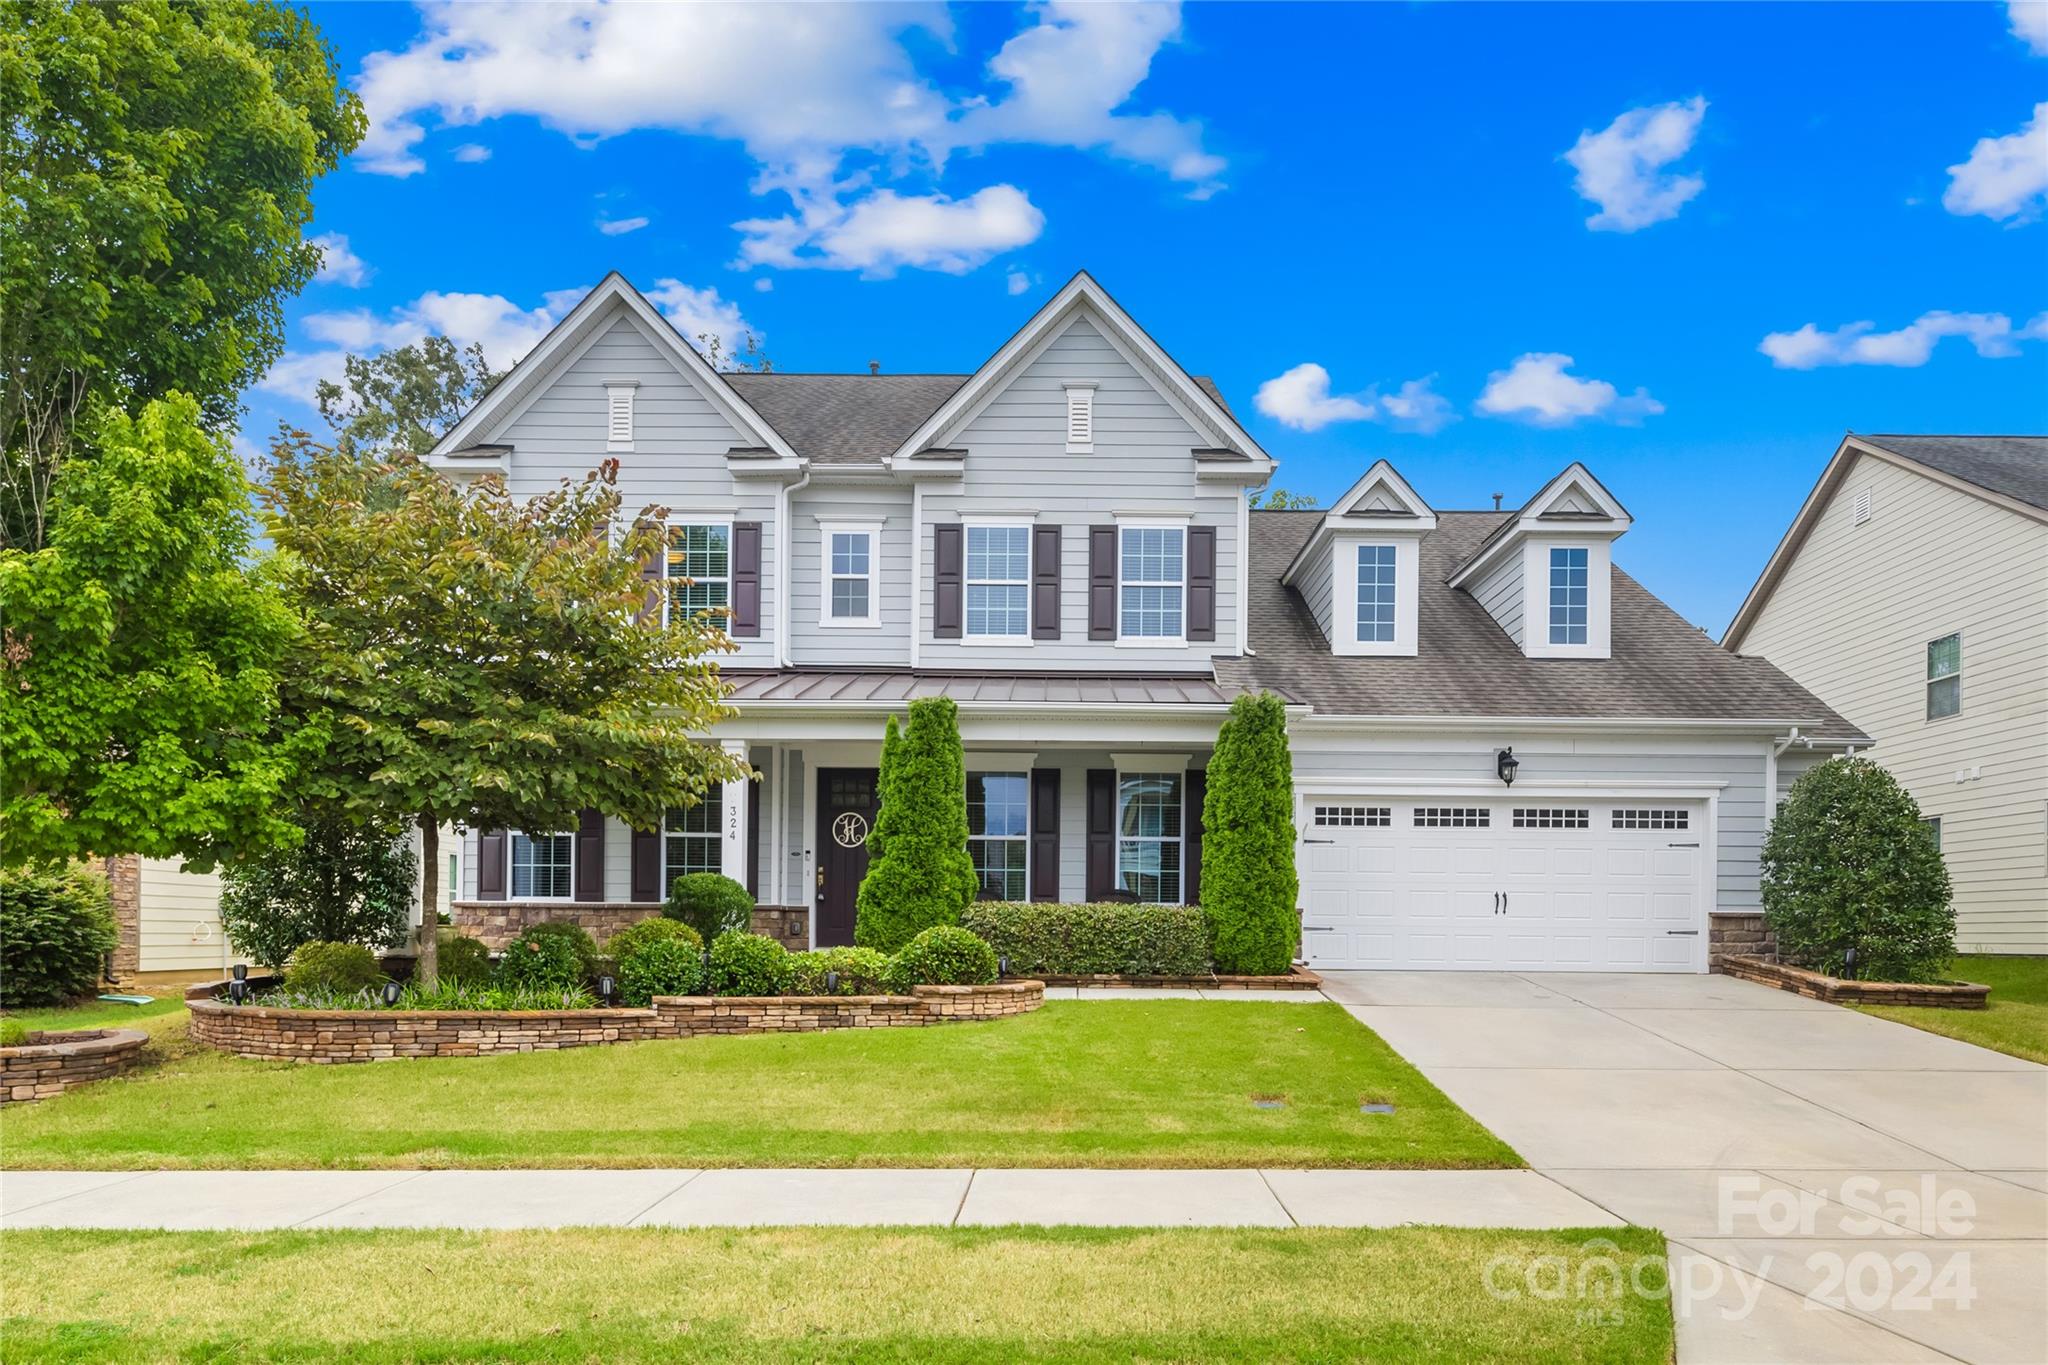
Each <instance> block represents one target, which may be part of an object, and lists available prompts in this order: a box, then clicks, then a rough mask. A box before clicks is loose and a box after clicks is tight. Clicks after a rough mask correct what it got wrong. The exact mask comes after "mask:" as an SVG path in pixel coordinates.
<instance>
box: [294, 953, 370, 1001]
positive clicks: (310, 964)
mask: <svg viewBox="0 0 2048 1365" xmlns="http://www.w3.org/2000/svg"><path fill="white" fill-rule="evenodd" d="M384 981H385V977H384V969H383V968H382V967H379V966H378V965H377V955H376V954H375V953H373V952H371V951H370V950H369V949H368V948H365V947H364V946H363V945H362V944H360V943H318V942H315V943H301V944H300V945H299V946H298V947H297V948H296V949H295V950H293V952H292V956H291V960H290V961H289V962H287V963H285V968H284V986H285V989H286V990H288V991H301V992H306V993H310V994H320V995H354V994H356V993H357V992H358V991H367V990H374V989H376V988H377V987H379V986H381V985H383V984H384Z"/></svg>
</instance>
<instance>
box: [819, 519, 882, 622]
mask: <svg viewBox="0 0 2048 1365" xmlns="http://www.w3.org/2000/svg"><path fill="white" fill-rule="evenodd" d="M818 558H819V561H820V567H821V568H822V569H823V571H824V582H823V583H822V584H820V586H819V601H818V621H819V624H820V625H827V626H878V625H880V624H881V623H882V592H881V560H882V535H881V528H880V527H878V526H876V525H874V524H872V523H868V524H861V523H857V522H854V523H849V522H820V523H819V524H818Z"/></svg>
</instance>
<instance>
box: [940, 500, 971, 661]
mask: <svg viewBox="0 0 2048 1365" xmlns="http://www.w3.org/2000/svg"><path fill="white" fill-rule="evenodd" d="M964 542H965V536H964V534H963V528H961V527H959V526H934V527H932V638H933V639H935V640H957V639H959V638H960V620H961V617H962V615H963V614H964V613H963V612H962V611H961V605H962V599H963V598H964V597H965V596H966V590H965V589H964V588H962V586H961V579H962V560H963V559H964V557H965V553H964V551H965V545H964Z"/></svg>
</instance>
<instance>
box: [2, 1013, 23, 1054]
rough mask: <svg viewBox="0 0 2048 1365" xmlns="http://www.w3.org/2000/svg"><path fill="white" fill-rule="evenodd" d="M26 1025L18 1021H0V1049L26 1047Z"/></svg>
mask: <svg viewBox="0 0 2048 1365" xmlns="http://www.w3.org/2000/svg"><path fill="white" fill-rule="evenodd" d="M27 1046H28V1025H27V1024H24V1023H22V1022H21V1020H19V1019H0V1047H27Z"/></svg>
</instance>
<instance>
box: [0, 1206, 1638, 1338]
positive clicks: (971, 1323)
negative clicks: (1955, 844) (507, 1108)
mask: <svg viewBox="0 0 2048 1365" xmlns="http://www.w3.org/2000/svg"><path fill="white" fill-rule="evenodd" d="M1589 1244H1590V1245H1589ZM0 1257H4V1260H5V1263H6V1265H7V1282H8V1288H7V1295H6V1302H5V1307H4V1310H0V1311H4V1313H5V1317H4V1318H0V1339H4V1340H5V1342H6V1356H7V1359H8V1361H9V1362H25V1361H100V1360H123V1361H129V1360H224V1359H233V1360H238V1361H243V1360H251V1361H272V1360H293V1361H314V1360H318V1361H334V1360H341V1361H390V1362H398V1361H422V1360H432V1361H443V1360H479V1359H481V1360H493V1361H562V1362H570V1361H579V1362H580V1361H607V1362H620V1361H627V1362H630V1361H672V1360H711V1359H715V1360H721V1361H838V1360H855V1359H858V1360H866V1361H874V1360H887V1361H989V1360H1000V1361H1054V1360H1057V1361H1105V1362H1107V1361H1118V1362H1126V1361H1132V1360H1151V1361H1156V1360H1245V1361H1328V1360H1360V1361H1402V1362H1409V1361H1457V1362H1467V1361H1478V1360H1513V1361H1518V1362H1545V1361H1552V1362H1564V1361H1613V1362H1624V1361H1626V1362H1643V1363H1644V1365H1663V1362H1666V1361H1668V1360H1670V1358H1671V1353H1672V1326H1671V1314H1670V1309H1669V1305H1668V1301H1667V1300H1666V1299H1665V1298H1663V1297H1661V1296H1660V1297H1634V1296H1630V1297H1625V1298H1606V1299H1603V1298H1581V1297H1578V1296H1577V1295H1575V1294H1565V1295H1562V1296H1557V1297H1538V1296H1535V1295H1532V1294H1531V1293H1530V1292H1529V1291H1528V1289H1527V1288H1525V1287H1523V1286H1525V1285H1526V1284H1528V1283H1532V1282H1533V1283H1536V1284H1538V1285H1539V1286H1548V1285H1551V1284H1556V1283H1563V1284H1577V1283H1579V1282H1580V1271H1579V1268H1580V1267H1581V1266H1584V1265H1587V1264H1588V1262H1589V1260H1590V1259H1592V1258H1595V1257H1597V1258H1602V1259H1604V1260H1606V1261H1607V1262H1609V1263H1611V1264H1614V1265H1616V1266H1618V1267H1619V1268H1620V1270H1621V1272H1622V1274H1623V1276H1624V1277H1625V1278H1626V1277H1627V1276H1628V1274H1629V1272H1630V1271H1632V1270H1634V1269H1636V1268H1637V1267H1638V1263H1639V1262H1647V1264H1644V1265H1642V1267H1641V1270H1642V1282H1643V1283H1644V1284H1645V1285H1647V1286H1648V1287H1650V1288H1651V1289H1652V1290H1653V1291H1654V1290H1658V1289H1660V1288H1661V1286H1662V1283H1663V1269H1664V1242H1663V1239H1662V1238H1661V1237H1660V1236H1658V1234H1656V1233H1654V1232H1651V1231H1648V1230H1646V1229H1641V1228H1628V1229H1606V1230H1602V1231H1600V1232H1597V1233H1592V1232H1583V1231H1581V1232H1500V1231H1470V1230H1452V1229H1442V1228H1400V1229H1392V1230H1378V1231H1335V1230H1325V1229H1301V1228H1297V1229H1283V1230H1272V1231H1267V1230H1260V1231H1240V1230H1225V1229H1174V1230H1170V1231H1151V1230H1114V1231H1112V1230H1094V1229H1071V1228H1061V1229H1042V1230H1039V1229H1028V1230H1027V1229H1009V1228H1006V1229H988V1230H982V1229H902V1228H829V1229H827V1228H816V1229H812V1228H776V1229H748V1230H739V1229H734V1230H725V1229H707V1230H690V1231H684V1230H670V1229H624V1228H621V1229H567V1230H561V1231H549V1232H500V1233H461V1232H276V1233H256V1234H252V1233H114V1232H8V1233H0ZM1540 1258H1558V1259H1557V1260H1555V1261H1551V1262H1548V1263H1547V1264H1546V1265H1545V1266H1544V1267H1543V1271H1542V1273H1539V1274H1538V1275H1537V1276H1536V1278H1535V1280H1534V1281H1527V1280H1525V1279H1524V1278H1523V1277H1524V1275H1525V1273H1526V1272H1527V1268H1528V1267H1529V1265H1530V1264H1531V1263H1532V1262H1536V1261H1538V1260H1539V1259H1540ZM1489 1274H1490V1275H1491V1283H1492V1284H1494V1285H1495V1286H1503V1285H1505V1286H1509V1287H1511V1288H1514V1289H1517V1290H1519V1292H1518V1293H1517V1294H1516V1296H1515V1297H1514V1298H1512V1299H1510V1298H1505V1297H1497V1296H1496V1295H1494V1294H1491V1293H1489V1292H1488V1290H1487V1284H1488V1283H1489V1279H1488V1276H1489ZM1586 1282H1587V1283H1588V1284H1589V1285H1592V1286H1595V1287H1597V1286H1599V1285H1600V1284H1602V1283H1603V1282H1604V1278H1603V1276H1601V1275H1600V1274H1598V1273H1595V1274H1592V1275H1588V1276H1587V1277H1586Z"/></svg>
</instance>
